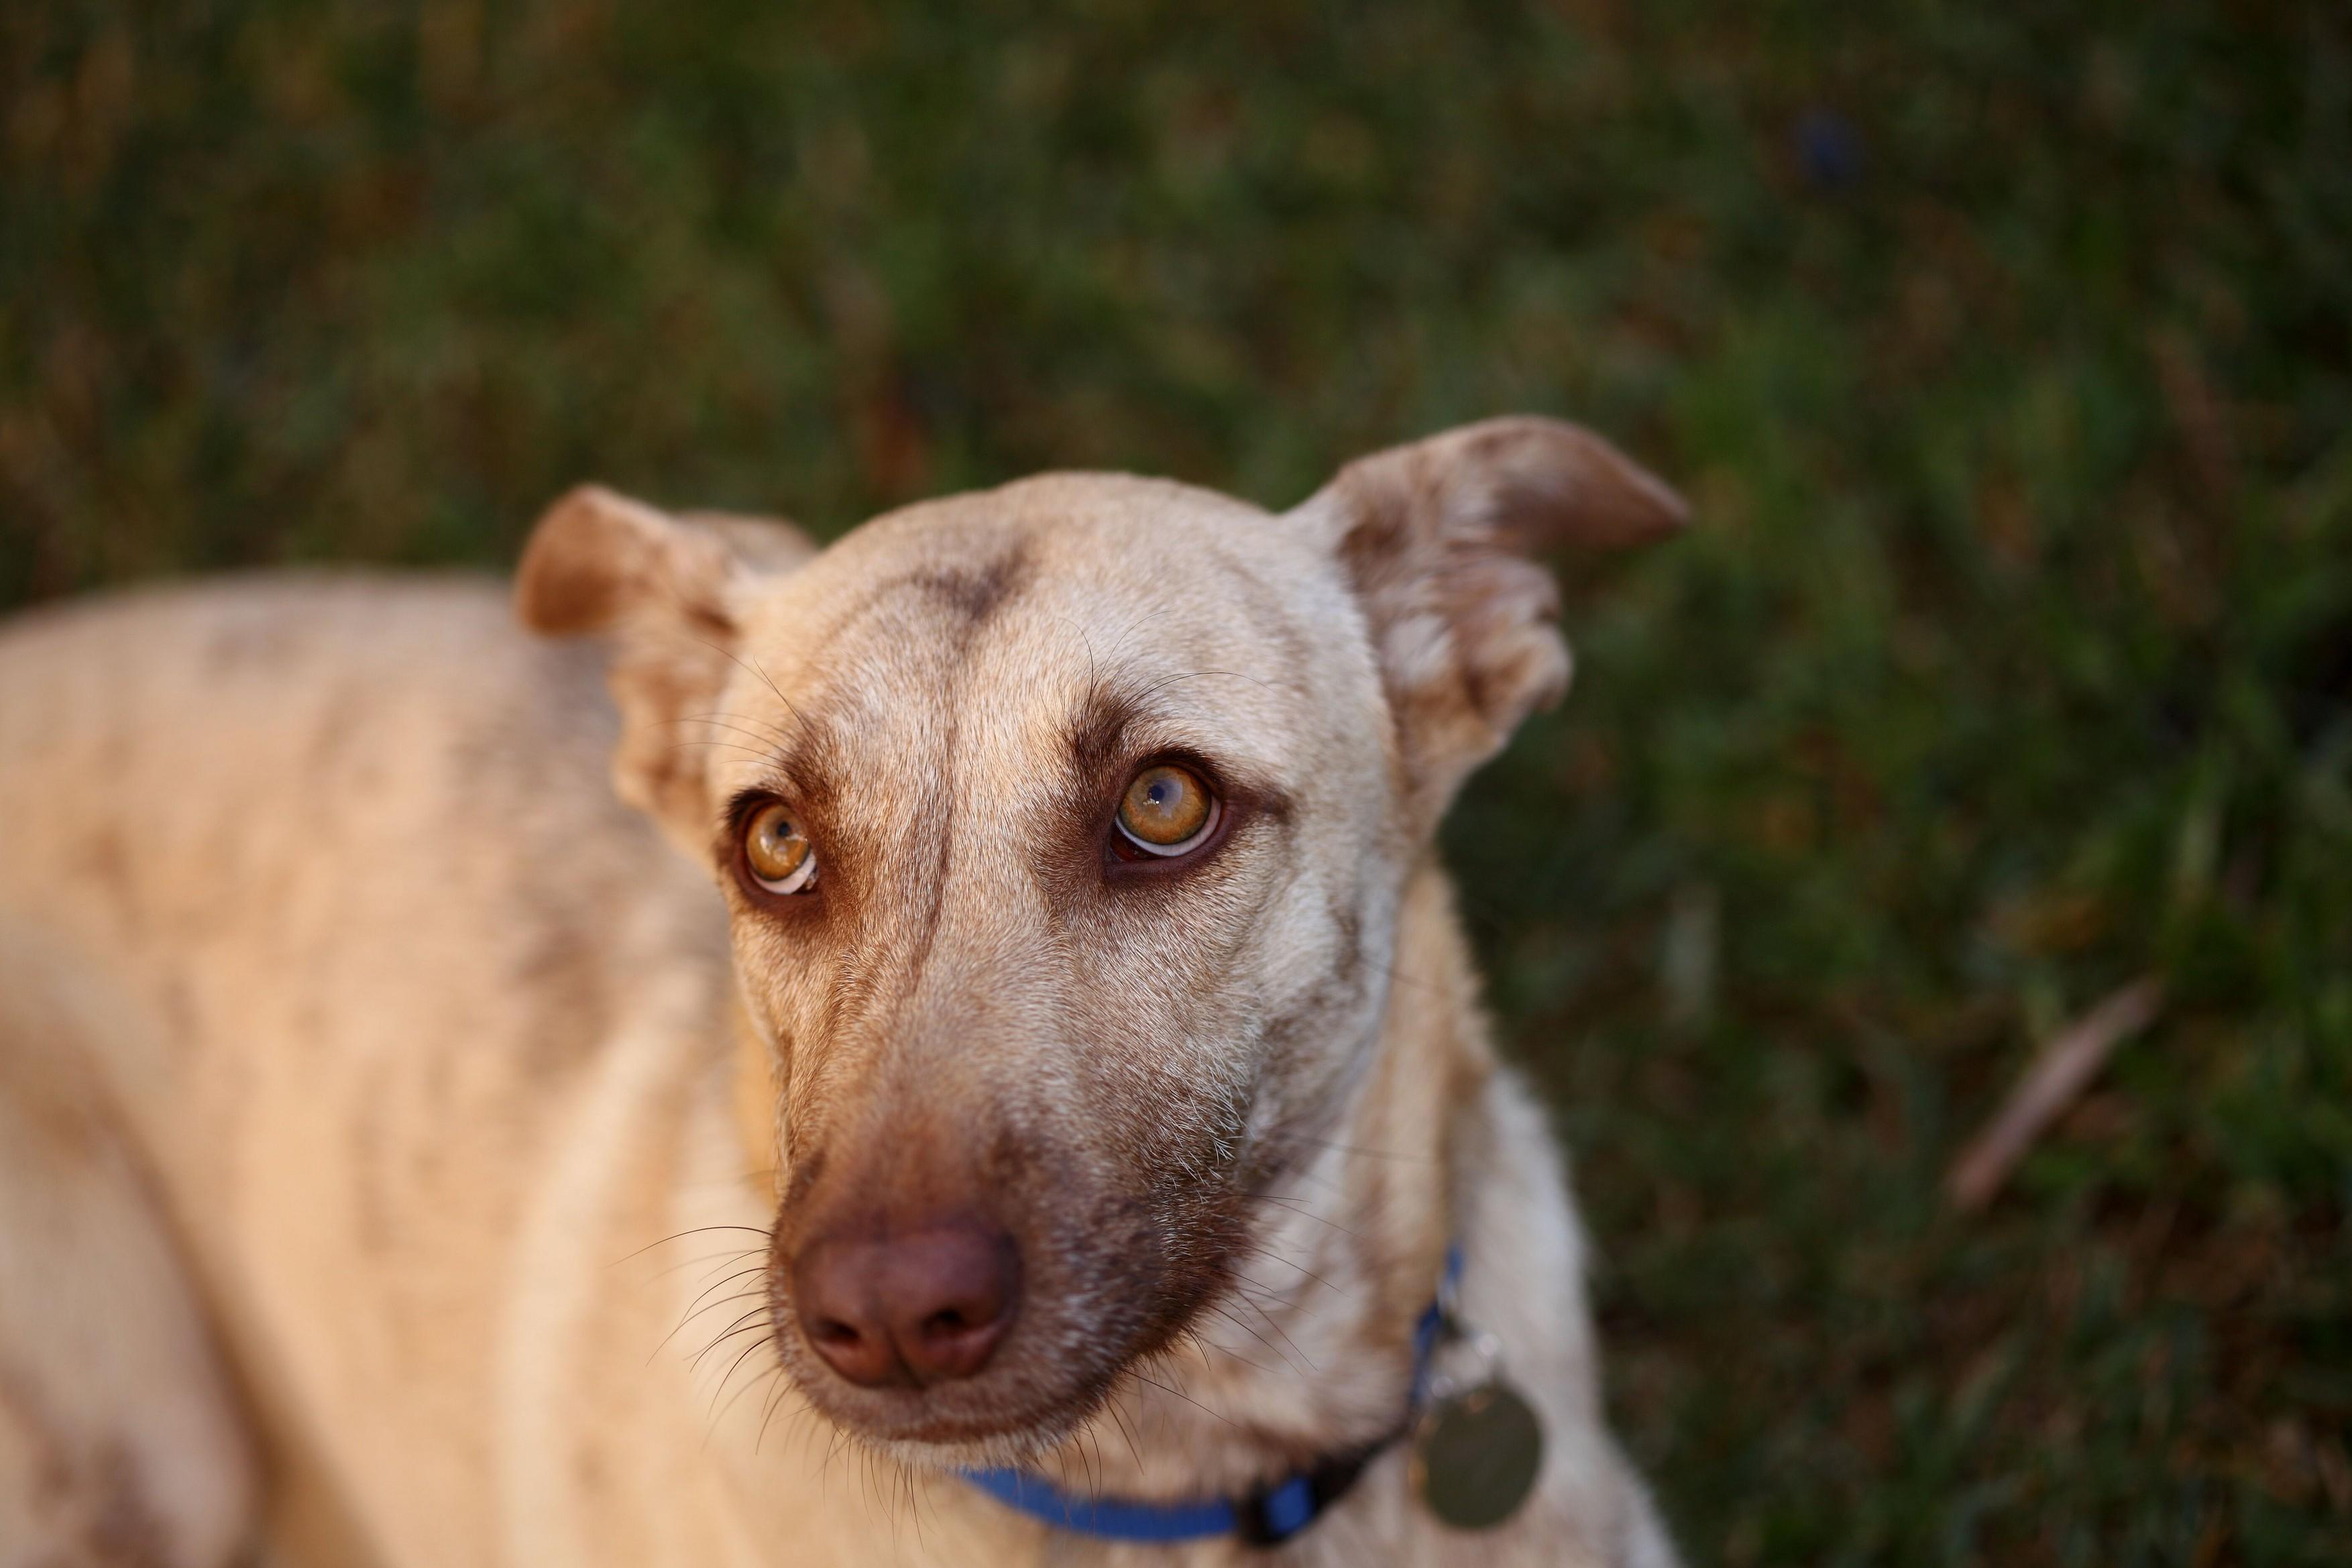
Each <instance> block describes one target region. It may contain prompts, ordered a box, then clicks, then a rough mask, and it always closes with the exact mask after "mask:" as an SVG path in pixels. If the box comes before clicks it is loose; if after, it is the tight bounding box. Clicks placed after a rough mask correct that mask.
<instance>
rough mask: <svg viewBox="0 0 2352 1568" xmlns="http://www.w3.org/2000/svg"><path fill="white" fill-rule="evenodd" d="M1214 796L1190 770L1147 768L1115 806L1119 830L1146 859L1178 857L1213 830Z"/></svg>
mask: <svg viewBox="0 0 2352 1568" xmlns="http://www.w3.org/2000/svg"><path fill="white" fill-rule="evenodd" d="M1217 811H1218V806H1217V797H1216V796H1215V795H1211V794H1210V793H1209V786H1208V785H1207V784H1202V782H1201V781H1200V779H1199V778H1198V777H1196V776H1195V775H1194V774H1192V773H1191V772H1190V771H1188V770H1186V769H1184V768H1180V767H1176V766H1174V765H1173V764H1171V763H1161V764H1160V765H1159V766H1158V767H1151V768H1146V769H1144V770H1143V771H1142V772H1141V773H1138V774H1136V775H1135V782H1134V783H1133V784H1129V785H1128V786H1127V795H1126V796H1125V797H1124V798H1123V799H1121V800H1120V801H1119V803H1118V830H1119V832H1121V833H1123V834H1125V835H1126V836H1127V840H1128V842H1129V843H1130V844H1132V845H1134V846H1135V847H1137V848H1138V849H1140V850H1142V851H1143V852H1144V853H1145V854H1147V855H1181V854H1183V853H1184V852H1185V851H1186V850H1187V849H1190V848H1192V847H1193V846H1194V845H1196V844H1198V843H1200V842H1201V840H1202V839H1203V838H1206V837H1208V836H1209V834H1210V832H1211V831H1212V830H1213V829H1214V828H1215V826H1217Z"/></svg>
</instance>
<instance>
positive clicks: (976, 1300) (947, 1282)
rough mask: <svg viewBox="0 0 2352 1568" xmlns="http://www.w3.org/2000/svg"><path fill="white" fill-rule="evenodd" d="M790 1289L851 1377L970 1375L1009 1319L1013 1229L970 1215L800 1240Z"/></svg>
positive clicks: (809, 1327) (814, 1342)
mask: <svg viewBox="0 0 2352 1568" xmlns="http://www.w3.org/2000/svg"><path fill="white" fill-rule="evenodd" d="M1020 1292H1021V1259H1020V1254H1019V1252H1018V1251H1017V1250H1016V1249H1015V1247H1013V1238H1012V1237H1009V1236H1006V1235H1005V1234H1004V1233H1003V1231H1001V1230H998V1229H997V1228H996V1227H995V1226H987V1225H982V1224H980V1223H978V1222H972V1221H959V1222H949V1223H945V1224H933V1225H929V1226H923V1227H921V1228H918V1229H913V1230H907V1231H898V1232H895V1233H890V1234H887V1235H884V1236H880V1237H856V1236H853V1237H821V1238H819V1239H818V1240H816V1241H814V1242H812V1243H810V1244H809V1245H808V1246H806V1247H803V1248H802V1249H801V1253H800V1256H799V1257H798V1258H796V1259H795V1260H794V1263H793V1297H794V1300H795V1304H796V1305H797V1307H798V1309H799V1310H800V1314H801V1321H802V1323H803V1325H805V1331H806V1333H807V1337H808V1342H809V1344H810V1346H811V1348H813V1349H814V1351H815V1352H817V1354H818V1355H820V1356H822V1357H823V1358H824V1361H825V1363H827V1364H828V1365H830V1366H831V1367H832V1368H833V1369H834V1370H835V1372H837V1373H841V1375H842V1376H844V1377H845V1378H847V1379H848V1380H849V1381H850V1382H852V1383H856V1384H864V1385H866V1386H868V1387H871V1386H874V1385H876V1384H884V1383H909V1382H911V1383H919V1384H929V1383H938V1382H943V1381H946V1380H949V1379H952V1378H960V1377H970V1376H971V1374H972V1373H976V1372H978V1371H979V1370H980V1369H981V1368H982V1366H983V1365H985V1364H986V1363H987V1361H988V1358H989V1357H990V1355H992V1353H993V1352H995V1349H996V1346H997V1343H998V1342H999V1341H1001V1340H1002V1339H1003V1337H1004V1333H1005V1330H1006V1329H1007V1327H1008V1326H1009V1325H1010V1324H1011V1322H1012V1321H1013V1314H1014V1310H1015V1308H1016V1307H1017V1306H1018V1304H1019V1300H1020Z"/></svg>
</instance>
